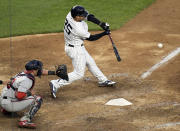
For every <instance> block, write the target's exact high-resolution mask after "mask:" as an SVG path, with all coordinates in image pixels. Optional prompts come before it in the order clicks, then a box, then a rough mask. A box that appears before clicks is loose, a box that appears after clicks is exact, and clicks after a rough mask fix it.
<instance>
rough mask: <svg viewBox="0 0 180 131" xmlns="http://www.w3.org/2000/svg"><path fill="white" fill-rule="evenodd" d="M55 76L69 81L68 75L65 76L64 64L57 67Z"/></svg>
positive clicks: (65, 68)
mask: <svg viewBox="0 0 180 131" xmlns="http://www.w3.org/2000/svg"><path fill="white" fill-rule="evenodd" d="M56 75H57V76H58V77H60V78H62V79H64V80H67V81H68V80H69V77H68V74H67V67H66V65H65V64H62V65H58V66H57V67H56Z"/></svg>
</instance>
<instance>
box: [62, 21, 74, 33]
mask: <svg viewBox="0 0 180 131" xmlns="http://www.w3.org/2000/svg"><path fill="white" fill-rule="evenodd" d="M64 30H65V31H66V33H67V34H68V35H69V34H70V33H71V30H72V26H71V25H70V24H69V23H68V20H67V19H66V20H65V23H64Z"/></svg>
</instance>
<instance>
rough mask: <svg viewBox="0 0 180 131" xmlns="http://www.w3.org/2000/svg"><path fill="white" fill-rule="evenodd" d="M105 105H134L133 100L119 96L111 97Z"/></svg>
mask: <svg viewBox="0 0 180 131" xmlns="http://www.w3.org/2000/svg"><path fill="white" fill-rule="evenodd" d="M105 105H112V106H128V105H132V103H131V102H129V101H127V100H126V99H124V98H118V99H111V100H110V101H108V102H107V103H106V104H105Z"/></svg>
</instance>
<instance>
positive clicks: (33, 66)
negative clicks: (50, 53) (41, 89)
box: [25, 60, 43, 77]
mask: <svg viewBox="0 0 180 131" xmlns="http://www.w3.org/2000/svg"><path fill="white" fill-rule="evenodd" d="M42 67H43V63H42V62H41V61H38V60H32V61H29V62H28V63H27V64H26V65H25V68H26V70H38V72H37V76H39V77H41V75H42Z"/></svg>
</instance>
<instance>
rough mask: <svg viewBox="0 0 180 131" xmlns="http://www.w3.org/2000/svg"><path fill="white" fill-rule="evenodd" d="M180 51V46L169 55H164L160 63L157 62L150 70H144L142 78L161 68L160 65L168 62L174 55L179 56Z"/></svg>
mask: <svg viewBox="0 0 180 131" xmlns="http://www.w3.org/2000/svg"><path fill="white" fill-rule="evenodd" d="M179 53H180V47H178V48H177V49H175V50H174V51H172V52H171V53H170V54H169V55H168V56H166V57H164V58H163V59H162V60H161V61H160V62H159V63H157V64H155V65H154V66H152V67H151V68H150V69H149V70H148V71H146V72H144V73H143V74H142V75H141V78H142V79H145V78H146V77H148V76H149V75H151V73H152V72H153V71H154V70H156V69H157V68H159V67H160V66H162V65H163V64H165V63H166V62H168V61H169V60H170V59H172V58H173V57H175V56H177V55H178V54H179Z"/></svg>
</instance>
